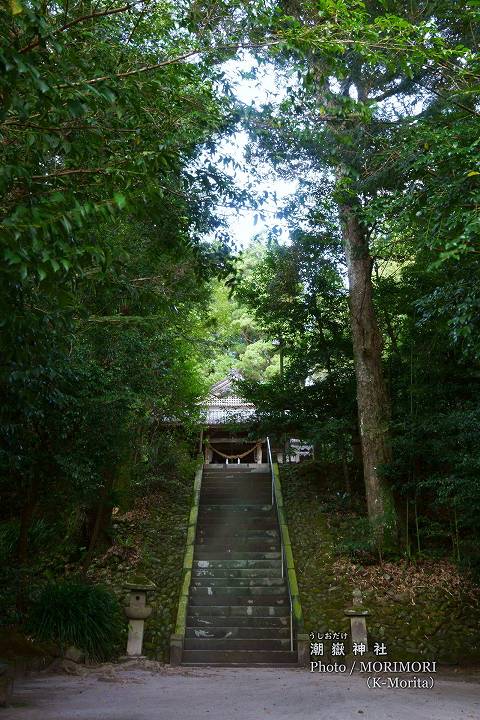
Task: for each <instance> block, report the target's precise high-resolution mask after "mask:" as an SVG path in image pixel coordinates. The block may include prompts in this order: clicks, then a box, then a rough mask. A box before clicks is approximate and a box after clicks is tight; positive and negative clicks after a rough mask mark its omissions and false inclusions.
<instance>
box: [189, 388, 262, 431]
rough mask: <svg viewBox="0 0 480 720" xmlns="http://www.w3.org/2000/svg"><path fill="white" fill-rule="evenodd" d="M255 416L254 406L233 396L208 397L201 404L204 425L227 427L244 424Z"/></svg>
mask: <svg viewBox="0 0 480 720" xmlns="http://www.w3.org/2000/svg"><path fill="white" fill-rule="evenodd" d="M254 415H255V405H253V404H252V403H249V402H246V401H245V400H243V398H240V397H238V396H235V395H231V396H230V397H222V398H219V397H215V396H210V397H209V398H208V399H207V400H206V401H205V402H203V403H202V416H203V422H204V423H205V424H206V425H227V424H229V423H238V422H246V421H247V420H249V419H250V418H252V417H253V416H254Z"/></svg>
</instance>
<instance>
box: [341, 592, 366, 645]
mask: <svg viewBox="0 0 480 720" xmlns="http://www.w3.org/2000/svg"><path fill="white" fill-rule="evenodd" d="M352 595H353V602H352V608H351V609H348V610H345V615H346V616H347V617H349V618H350V629H351V635H352V647H353V643H357V644H361V643H362V644H363V645H364V646H365V652H368V636H367V617H368V615H369V614H370V613H369V612H368V610H366V609H364V607H363V598H362V591H361V590H358V589H357V590H354V591H353V593H352Z"/></svg>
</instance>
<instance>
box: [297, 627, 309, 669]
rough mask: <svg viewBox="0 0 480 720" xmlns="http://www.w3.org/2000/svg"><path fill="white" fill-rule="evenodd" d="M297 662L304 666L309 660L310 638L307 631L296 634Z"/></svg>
mask: <svg viewBox="0 0 480 720" xmlns="http://www.w3.org/2000/svg"><path fill="white" fill-rule="evenodd" d="M297 653H298V664H299V665H300V667H306V666H307V665H308V663H309V662H310V638H309V636H308V635H307V633H298V634H297Z"/></svg>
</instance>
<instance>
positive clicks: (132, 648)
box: [123, 581, 155, 657]
mask: <svg viewBox="0 0 480 720" xmlns="http://www.w3.org/2000/svg"><path fill="white" fill-rule="evenodd" d="M125 587H127V588H128V589H129V590H130V604H129V605H127V607H124V608H123V609H124V611H125V615H126V616H127V617H128V619H129V623H128V641H127V656H128V657H143V656H142V646H143V630H144V625H145V620H146V619H147V618H148V617H150V615H151V614H152V608H151V607H148V605H147V592H148V591H149V590H154V589H155V585H154V583H152V582H149V581H145V582H131V583H127V584H126V585H125Z"/></svg>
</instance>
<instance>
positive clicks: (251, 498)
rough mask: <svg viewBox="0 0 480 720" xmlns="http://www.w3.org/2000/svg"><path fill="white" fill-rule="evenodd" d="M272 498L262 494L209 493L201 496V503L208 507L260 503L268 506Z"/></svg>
mask: <svg viewBox="0 0 480 720" xmlns="http://www.w3.org/2000/svg"><path fill="white" fill-rule="evenodd" d="M269 498H270V496H269V495H268V493H266V494H264V495H262V494H260V493H253V492H252V493H249V494H247V493H238V494H237V495H234V494H233V493H211V492H207V493H204V492H202V494H201V495H200V503H206V504H207V505H229V506H230V505H245V504H251V503H254V502H258V503H260V504H267V503H268V501H269Z"/></svg>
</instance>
